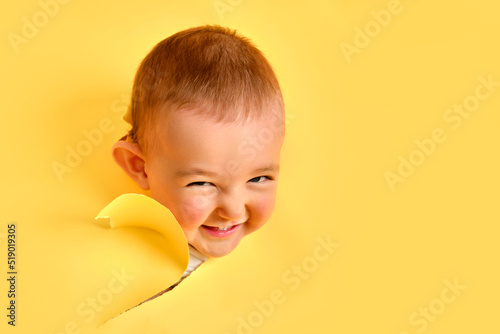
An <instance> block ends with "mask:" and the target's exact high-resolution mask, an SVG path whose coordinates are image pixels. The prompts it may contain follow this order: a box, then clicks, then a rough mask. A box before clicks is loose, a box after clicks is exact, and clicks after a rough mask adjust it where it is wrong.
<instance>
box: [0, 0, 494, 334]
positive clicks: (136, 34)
mask: <svg viewBox="0 0 500 334" xmlns="http://www.w3.org/2000/svg"><path fill="white" fill-rule="evenodd" d="M41 3H46V1H44V0H42V1H41V2H38V1H17V2H15V3H12V4H8V5H5V6H4V9H3V10H2V12H1V13H0V17H1V22H2V23H1V24H0V26H1V28H2V31H1V32H2V36H3V38H2V42H1V46H0V47H1V55H2V62H1V63H0V69H1V72H0V73H2V76H1V79H0V91H1V92H2V120H3V122H2V124H3V126H2V131H1V132H0V136H1V143H2V160H1V161H2V164H1V171H2V173H1V175H2V176H3V177H2V182H1V184H2V186H1V187H2V188H1V189H2V192H1V206H0V222H1V225H0V228H1V230H0V237H1V238H2V239H1V240H0V241H1V249H2V250H1V252H0V259H1V263H2V277H6V276H7V274H6V272H7V268H6V261H7V258H6V257H7V254H6V253H7V252H6V235H7V225H8V224H9V223H11V222H16V224H17V233H18V235H17V236H18V239H17V241H18V244H17V247H18V255H17V256H18V268H17V269H18V272H19V274H18V284H19V285H18V288H17V289H18V298H17V302H18V305H19V308H18V310H17V312H18V314H17V316H18V318H17V326H16V327H15V328H12V327H11V326H8V325H7V320H8V319H7V318H6V317H5V316H2V319H3V320H2V323H1V325H0V326H1V328H2V333H3V332H7V333H10V332H13V333H35V332H37V333H64V332H66V333H70V332H77V329H78V328H79V329H82V331H83V328H84V325H85V320H84V318H82V317H81V316H80V315H78V314H76V311H75V310H76V308H77V306H78V305H79V304H80V303H81V302H82V301H85V300H86V298H89V297H93V296H95V295H96V293H98V292H99V291H100V290H101V289H104V288H106V287H107V285H108V283H109V280H110V279H111V278H112V277H113V276H112V275H113V274H112V273H111V271H110V270H112V269H116V270H121V268H123V267H127V268H128V269H127V270H130V275H134V276H135V277H137V280H134V281H132V282H131V283H130V285H128V286H127V289H129V290H127V291H128V292H131V293H132V294H134V293H136V292H137V294H146V295H147V294H151V293H152V292H153V291H156V290H155V287H156V286H160V285H161V284H162V277H164V275H166V273H165V272H162V270H163V269H162V260H161V255H159V253H158V250H157V249H149V248H148V246H147V245H148V242H146V240H149V241H151V240H155V244H156V245H159V244H161V239H158V236H157V235H154V234H153V233H150V232H147V231H139V230H137V231H133V230H123V231H122V232H119V235H117V236H116V237H117V240H115V241H116V242H117V243H119V241H118V239H119V240H127V241H130V243H132V244H134V245H138V247H136V248H130V249H128V248H123V249H121V248H120V252H118V253H116V252H115V253H113V252H112V250H109V249H107V248H106V243H107V241H106V240H104V239H99V240H94V239H93V236H94V233H95V235H99V233H97V230H98V229H99V227H98V226H97V225H96V226H95V227H91V226H93V225H92V224H93V223H94V221H93V217H94V216H95V215H96V214H97V213H98V212H99V211H100V210H101V209H102V208H103V207H104V206H105V205H106V204H108V203H109V202H110V201H111V200H112V199H113V198H115V197H116V196H118V195H120V194H122V193H126V192H140V190H139V189H138V187H137V186H136V185H135V184H133V182H132V181H131V180H129V179H128V178H127V177H126V175H125V174H124V173H123V172H122V171H121V170H120V169H119V168H118V167H117V166H115V165H114V163H113V161H112V159H111V156H110V147H111V145H112V143H113V142H114V141H116V140H117V139H118V138H120V137H121V136H122V135H123V134H124V133H125V130H126V129H127V125H126V124H125V123H124V122H123V121H122V120H121V116H122V115H123V113H124V111H125V109H126V106H127V102H128V94H130V90H131V83H132V80H133V76H134V74H135V70H136V69H137V66H138V64H139V62H140V61H141V60H142V58H143V57H144V56H145V55H146V54H147V52H148V51H149V50H150V49H151V48H152V47H153V46H154V45H155V44H156V43H157V42H159V41H160V40H162V39H163V38H165V37H167V36H169V35H171V34H172V33H175V32H177V31H179V30H181V29H185V28H188V27H191V26H195V25H201V24H207V23H216V24H221V25H226V26H229V27H232V28H235V29H238V30H239V31H240V32H241V33H243V34H244V35H246V36H247V37H249V38H251V39H252V40H254V41H255V43H256V44H257V45H258V46H259V47H260V48H261V49H262V50H263V51H264V53H265V54H266V55H267V57H268V58H269V60H270V62H271V63H272V64H273V66H274V68H275V70H276V72H277V75H278V77H279V80H280V83H281V85H282V89H283V93H284V97H285V103H286V107H287V114H288V117H287V119H288V122H287V134H286V141H285V145H284V148H283V153H282V173H281V176H280V186H279V190H278V200H277V206H276V210H275V213H274V215H273V217H272V218H271V220H270V221H269V223H268V224H267V225H266V226H265V227H264V228H263V229H262V230H261V231H259V232H256V233H255V234H254V235H252V236H250V237H248V238H247V239H246V240H244V241H243V242H242V244H241V245H240V246H239V247H238V249H237V250H236V251H235V252H234V253H232V254H230V255H229V256H227V257H225V258H221V259H214V260H213V261H209V262H208V263H206V264H204V265H203V266H202V267H200V268H199V269H198V270H197V271H196V272H195V273H194V274H193V275H192V276H190V277H189V278H187V279H186V280H185V282H183V283H182V284H181V285H179V286H178V287H177V288H176V289H174V290H173V291H171V292H169V293H167V294H165V295H163V296H162V297H160V298H157V299H156V300H154V301H151V302H148V303H146V304H143V305H142V306H140V307H138V308H135V309H133V310H131V311H129V312H127V313H125V314H122V315H121V316H119V317H117V318H115V319H113V320H112V321H110V322H108V323H107V324H106V325H105V326H104V327H103V328H101V329H100V330H101V331H103V332H106V331H107V332H110V333H124V332H127V331H128V332H131V333H137V332H139V331H142V332H145V333H159V332H161V333H164V332H167V333H170V332H171V333H195V332H199V333H231V334H232V333H238V332H240V333H250V332H252V333H253V332H255V333H303V332H307V333H323V332H331V333H394V334H403V333H407V334H415V333H422V332H425V333H429V334H430V333H474V332H491V333H494V332H498V331H499V330H500V325H499V324H498V321H497V318H498V312H499V311H500V305H499V302H498V300H499V298H500V288H499V286H498V282H499V281H500V274H499V270H498V269H497V267H498V255H499V251H500V246H499V243H498V241H497V238H498V235H499V232H500V228H499V227H498V225H499V220H500V214H499V213H498V209H497V208H498V204H497V202H498V199H499V192H498V189H499V186H500V179H499V177H498V170H499V169H500V168H499V167H500V159H499V158H498V156H497V155H498V154H497V152H498V144H499V142H500V140H499V139H500V135H499V132H498V129H497V128H498V125H499V123H500V122H499V121H500V116H499V113H498V110H499V107H500V87H494V89H496V90H495V91H494V92H490V94H489V96H488V97H487V98H485V99H484V100H481V101H480V103H479V106H478V107H477V108H475V110H474V111H472V112H470V116H469V117H468V118H463V121H462V123H461V124H460V126H458V127H456V128H453V127H452V125H453V124H454V123H450V122H446V121H445V119H444V118H443V117H444V115H445V114H446V113H447V110H448V109H449V108H453V106H454V105H455V104H462V103H464V101H466V100H467V99H468V100H467V101H473V99H471V98H469V97H470V96H475V94H476V88H477V87H478V85H479V84H480V81H479V79H478V78H479V77H482V78H488V76H491V77H492V78H493V81H495V82H498V81H500V65H499V62H498V59H500V46H499V45H498V44H499V42H498V36H499V33H500V26H499V23H498V12H499V9H500V6H499V5H498V4H496V3H495V2H493V1H486V0H479V1H478V0H475V1H472V0H470V1H469V0H467V1H461V2H458V1H448V0H447V1H440V2H432V1H423V0H419V1H409V0H402V1H400V2H399V5H398V6H396V4H397V2H394V1H374V0H370V1H357V2H348V1H343V0H339V1H326V0H325V1H317V0H311V1H296V2H291V1H274V2H269V1H261V0H258V1H248V0H247V1H237V0H232V1H230V0H221V1H212V0H209V1H201V0H192V1H183V2H180V1H170V0H167V1H157V0H146V1H132V2H124V1H95V0H92V1H78V0H71V1H67V3H65V4H59V5H58V6H59V7H58V9H57V11H55V12H54V15H53V17H50V18H48V20H47V22H43V21H39V23H40V27H39V28H38V31H36V33H34V32H32V35H33V36H32V37H30V38H27V42H26V43H24V44H20V45H18V47H17V48H16V47H13V45H12V43H11V42H10V40H9V36H12V34H11V33H14V34H18V35H21V34H22V30H23V25H24V24H25V23H24V21H23V18H26V19H27V20H28V21H31V22H32V21H33V19H34V17H37V15H38V19H39V20H40V19H42V20H43V17H42V16H40V14H38V13H40V11H42V10H43V9H42V5H41ZM214 5H218V6H219V8H225V11H224V12H223V13H222V14H220V13H218V12H217V10H216V9H215V7H214ZM224 5H225V6H226V7H223V6H224ZM221 6H222V7H221ZM389 8H397V11H398V13H397V14H391V20H390V22H388V23H387V24H386V26H385V27H381V26H380V24H379V28H380V29H379V31H377V30H371V34H372V37H370V40H369V42H367V41H366V40H365V44H366V45H364V46H363V47H357V53H354V54H352V57H346V56H345V55H344V54H343V52H342V49H341V46H342V45H344V46H345V44H349V45H354V46H356V44H355V43H356V37H357V36H358V34H359V33H358V32H357V31H359V30H357V29H360V30H362V31H364V30H365V29H366V28H367V27H371V28H372V29H376V27H377V25H376V24H374V23H373V22H376V21H375V19H374V14H373V13H372V11H375V13H380V11H381V10H388V9H389ZM42 23H45V24H42ZM9 34H10V35H9ZM357 41H358V42H359V36H358V40H357ZM343 43H345V44H343ZM361 44H362V43H361ZM361 44H359V43H358V46H359V45H361ZM16 49H17V52H16ZM348 58H349V59H348ZM349 60H350V61H349ZM481 92H483V93H484V92H486V91H485V90H484V89H482V90H481ZM436 128H438V129H442V131H443V133H444V135H445V136H446V140H445V141H444V142H442V143H439V144H436V146H435V149H434V150H433V152H432V153H431V154H429V155H428V156H425V158H424V159H425V160H424V161H423V163H422V164H421V165H420V166H417V167H415V170H414V171H413V173H411V175H409V176H408V177H405V178H404V182H402V183H397V184H396V185H395V186H394V189H391V187H390V186H389V184H388V182H387V181H386V178H385V176H384V174H385V173H386V172H392V173H397V170H398V165H399V164H400V160H399V157H400V156H402V157H403V158H405V159H408V158H409V156H410V155H411V154H412V153H413V152H415V151H416V150H418V146H417V145H416V144H415V140H419V141H423V140H424V139H428V138H431V136H432V133H433V131H434V130H435V129H436ZM95 129H100V130H99V131H101V132H102V140H101V141H97V142H96V143H97V144H96V145H92V146H91V149H90V152H89V154H88V155H87V156H85V157H83V158H82V159H81V161H80V162H78V163H76V162H75V167H72V168H71V172H67V173H64V174H62V175H61V178H58V177H57V175H56V173H55V172H54V169H53V163H54V162H59V163H65V159H66V155H67V147H69V148H70V149H76V148H77V147H78V145H82V144H81V143H82V141H85V140H86V137H85V134H84V133H83V131H90V132H91V131H92V130H95ZM103 129H104V130H105V131H106V132H103V131H102V130H103ZM94 133H95V132H94ZM414 154H418V153H414ZM416 156H417V155H415V157H416ZM392 190H393V191H392ZM318 238H319V239H320V240H327V239H328V238H330V239H331V240H332V241H333V242H335V243H337V244H338V245H340V246H338V248H337V249H335V251H334V252H332V254H329V256H326V255H325V254H326V253H321V254H322V255H323V257H322V259H324V260H322V261H319V260H318V258H317V257H315V254H319V253H317V252H316V250H317V249H318V247H320V245H321V243H320V242H319V241H318ZM141 240H142V241H141ZM137 249H140V250H137ZM97 250H101V251H105V250H106V251H107V252H109V253H107V254H108V256H107V257H105V258H104V259H103V257H102V254H101V253H99V252H98V251H97ZM294 266H299V267H300V268H304V267H306V268H308V269H309V271H310V272H309V273H307V272H305V274H301V276H300V275H299V274H294V273H293V272H292V271H293V270H294V268H295V269H296V268H297V267H294ZM302 270H304V269H302ZM86 273H87V274H86ZM162 275H163V276H162ZM454 281H456V282H458V283H459V285H461V286H465V287H466V288H463V290H461V291H460V294H459V295H456V296H455V295H453V294H452V293H451V292H450V291H448V290H446V291H448V292H447V293H445V294H444V295H443V294H442V293H443V289H446V288H447V284H449V283H450V282H451V283H453V282H454ZM446 282H448V283H446ZM148 288H149V289H151V291H146V290H147V289H148ZM144 289H146V290H144ZM7 290H8V287H7V282H6V279H4V278H2V280H1V283H0V295H1V296H2V299H0V301H2V306H1V307H2V310H4V311H3V312H4V313H5V308H6V307H7V303H8V299H7V298H6V295H7ZM280 292H281V294H280ZM273 293H275V295H276V293H277V294H278V295H280V296H281V297H280V298H275V299H276V300H279V302H271V303H272V305H273V307H272V308H268V310H267V311H262V307H263V306H262V305H263V304H265V305H269V304H266V303H265V301H269V300H273V299H272V298H271V295H272V294H273ZM120 296H121V295H120V294H116V295H113V298H114V302H119V301H120V300H121V299H120V298H121V297H120ZM443 296H444V297H443ZM452 296H454V297H455V298H454V299H453V301H450V299H452ZM123 298H124V297H123ZM445 300H447V301H450V302H449V303H448V302H446V301H445ZM257 305H260V306H257ZM442 306H444V308H443V307H442ZM259 307H260V308H259ZM271 309H272V311H269V310H271ZM425 310H429V311H428V312H430V313H429V314H430V315H429V317H428V318H425V317H424V316H422V315H420V314H421V312H425ZM259 314H260V315H259ZM415 314H417V315H416V316H415ZM241 319H243V321H245V322H246V323H249V322H250V323H252V324H253V325H252V324H250V325H249V326H250V327H247V328H246V329H243V327H241V326H240V324H241V322H240V321H241ZM411 319H413V321H412V320H411ZM424 319H425V320H424ZM430 319H432V320H430ZM71 322H75V323H76V324H77V327H75V328H77V329H75V328H73V327H72V326H71V325H69V327H68V324H70V323H71ZM424 324H425V327H424ZM254 325H255V326H254ZM134 326H135V327H134ZM248 328H249V329H248ZM4 329H5V331H4Z"/></svg>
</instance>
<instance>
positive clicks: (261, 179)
mask: <svg viewBox="0 0 500 334" xmlns="http://www.w3.org/2000/svg"><path fill="white" fill-rule="evenodd" d="M266 179H267V180H272V179H271V178H270V177H269V176H257V177H254V178H253V179H250V180H248V182H254V183H262V182H264V181H265V180H266Z"/></svg>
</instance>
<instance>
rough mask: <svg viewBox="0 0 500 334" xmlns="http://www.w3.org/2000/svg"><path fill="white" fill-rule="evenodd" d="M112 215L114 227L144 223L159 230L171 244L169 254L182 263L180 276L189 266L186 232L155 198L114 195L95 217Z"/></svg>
mask: <svg viewBox="0 0 500 334" xmlns="http://www.w3.org/2000/svg"><path fill="white" fill-rule="evenodd" d="M101 218H109V220H110V221H109V225H110V227H111V228H118V227H143V228H148V229H151V230H153V231H156V232H158V233H160V234H161V235H162V236H163V237H165V239H166V241H167V243H168V244H169V249H170V254H169V256H170V257H171V258H172V259H174V260H175V262H176V263H178V264H179V267H178V269H179V273H180V275H179V278H180V276H182V274H183V273H184V271H185V270H186V268H187V265H188V262H189V249H188V243H187V240H186V237H185V236H184V232H183V231H182V228H181V227H180V225H179V223H178V222H177V220H176V219H175V217H174V215H173V214H172V213H171V212H170V210H168V209H167V208H166V207H164V206H163V205H162V204H160V203H158V202H157V201H155V200H154V199H152V198H150V197H148V196H145V195H141V194H123V195H120V196H118V197H117V198H115V199H114V200H113V201H112V202H111V203H109V204H108V205H107V206H106V207H105V208H104V209H102V210H101V211H100V212H99V213H98V214H97V216H96V217H95V219H101Z"/></svg>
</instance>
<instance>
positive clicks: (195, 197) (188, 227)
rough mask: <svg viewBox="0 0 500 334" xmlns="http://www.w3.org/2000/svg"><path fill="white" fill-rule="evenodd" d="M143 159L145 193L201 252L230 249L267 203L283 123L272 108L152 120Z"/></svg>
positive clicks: (271, 198) (264, 215) (258, 221)
mask: <svg viewBox="0 0 500 334" xmlns="http://www.w3.org/2000/svg"><path fill="white" fill-rule="evenodd" d="M156 124H157V129H156V138H154V139H153V140H155V142H154V143H152V145H150V150H149V151H148V153H147V156H146V159H145V161H146V162H145V171H146V174H147V179H148V182H149V188H150V190H151V196H152V197H153V198H154V199H155V200H157V201H158V202H160V203H161V204H163V205H164V206H165V207H167V208H168V209H169V210H170V211H171V212H172V213H173V214H174V216H175V218H176V219H177V221H178V222H179V224H180V226H181V227H182V229H183V230H184V233H185V235H186V238H187V241H188V242H189V243H190V244H191V245H192V246H194V247H195V248H196V249H197V250H198V251H200V252H201V253H203V254H205V255H207V256H213V257H218V256H223V255H226V254H228V253H230V252H231V251H232V250H233V249H234V248H235V247H236V246H237V245H238V243H239V242H240V240H241V239H242V238H243V237H244V236H246V235H248V234H249V233H251V232H253V231H255V230H257V229H259V228H260V227H261V226H262V225H264V223H265V222H266V221H267V220H268V219H269V217H270V216H271V214H272V211H273V209H274V203H275V196H276V189H277V182H278V174H279V163H280V150H281V146H282V143H283V137H284V128H283V125H282V124H281V122H280V120H279V119H278V118H277V117H276V116H273V115H270V116H266V117H265V118H264V119H261V120H253V121H247V122H236V123H232V124H224V123H217V122H216V121H213V120H207V119H205V118H203V117H201V116H199V115H195V114H194V113H193V112H189V111H180V112H171V113H169V114H168V116H163V119H158V120H157V121H156Z"/></svg>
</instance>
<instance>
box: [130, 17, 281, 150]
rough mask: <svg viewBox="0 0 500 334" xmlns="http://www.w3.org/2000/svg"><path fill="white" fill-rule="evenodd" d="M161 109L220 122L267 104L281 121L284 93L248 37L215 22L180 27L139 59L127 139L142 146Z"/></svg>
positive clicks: (254, 113)
mask: <svg viewBox="0 0 500 334" xmlns="http://www.w3.org/2000/svg"><path fill="white" fill-rule="evenodd" d="M164 108H166V109H164ZM160 109H161V110H174V109H190V110H193V111H195V112H197V113H199V114H202V115H204V116H206V117H207V118H209V119H214V120H216V121H220V122H233V121H236V120H238V119H253V118H259V117H260V116H262V115H264V114H265V113H266V112H269V110H270V109H271V110H273V111H275V112H278V113H279V115H280V118H281V117H282V118H283V124H284V103H283V96H282V93H281V89H280V86H279V83H278V80H277V78H276V74H275V73H274V71H273V69H272V67H271V65H270V64H269V62H268V61H267V59H266V58H265V57H264V55H263V54H262V52H261V51H259V50H258V49H257V48H256V47H255V46H254V45H253V43H252V42H250V40H249V39H247V38H245V37H243V36H241V35H240V34H238V33H237V32H236V31H234V30H231V29H229V28H224V27H221V26H217V25H206V26H201V27H195V28H190V29H187V30H183V31H180V32H178V33H176V34H174V35H172V36H170V37H168V38H166V39H164V40H163V41H161V42H160V43H158V44H157V45H156V46H155V47H154V48H153V49H152V50H151V52H150V53H149V54H148V55H147V56H146V58H144V60H143V61H142V63H141V65H140V66H139V69H138V71H137V74H136V76H135V80H134V87H133V90H132V101H131V105H130V110H129V115H127V116H128V117H129V121H130V122H131V123H132V129H131V130H130V131H129V133H128V140H130V141H132V142H137V143H139V144H140V145H141V146H142V147H143V150H145V149H146V146H148V143H147V142H148V141H149V140H145V135H147V129H148V128H150V127H151V126H152V125H153V124H154V119H155V117H156V115H157V113H158V111H159V110H160ZM282 115H283V116H282ZM127 116H126V117H127Z"/></svg>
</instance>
